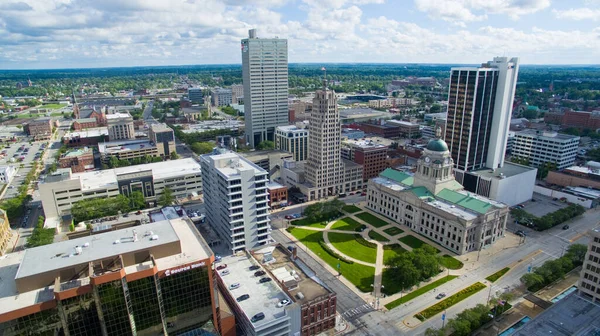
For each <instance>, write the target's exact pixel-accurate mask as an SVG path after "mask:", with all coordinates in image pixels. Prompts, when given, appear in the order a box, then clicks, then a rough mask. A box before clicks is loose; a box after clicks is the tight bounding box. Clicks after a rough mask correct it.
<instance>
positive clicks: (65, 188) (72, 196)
mask: <svg viewBox="0 0 600 336" xmlns="http://www.w3.org/2000/svg"><path fill="white" fill-rule="evenodd" d="M174 167H176V168H175V169H174ZM39 188H40V198H41V200H42V206H43V207H44V213H45V214H46V220H47V221H48V219H49V218H60V217H62V216H65V215H69V214H70V213H71V207H72V205H73V203H75V202H77V201H80V200H84V199H90V198H106V197H113V196H117V195H119V194H123V195H129V194H130V193H131V192H134V191H140V192H142V193H143V194H144V198H145V199H146V201H147V202H148V203H150V204H155V203H156V201H157V200H158V199H159V198H160V195H162V193H163V191H164V189H165V188H169V189H171V191H172V192H173V196H175V197H178V198H185V197H189V196H192V195H194V194H198V193H200V192H202V174H201V172H200V164H198V162H196V161H195V160H194V159H191V158H189V159H181V160H171V161H165V162H157V163H148V164H141V165H136V166H129V167H122V168H115V169H107V170H102V171H92V172H85V173H80V174H71V171H70V169H69V170H68V171H64V170H61V169H59V170H58V171H57V173H56V174H54V175H50V176H48V177H47V178H46V180H45V182H44V183H40V185H39Z"/></svg>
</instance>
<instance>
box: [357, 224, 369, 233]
mask: <svg viewBox="0 0 600 336" xmlns="http://www.w3.org/2000/svg"><path fill="white" fill-rule="evenodd" d="M366 228H367V226H366V225H364V224H363V225H361V226H359V227H357V228H356V229H354V231H356V232H363V231H364V230H365V229H366Z"/></svg>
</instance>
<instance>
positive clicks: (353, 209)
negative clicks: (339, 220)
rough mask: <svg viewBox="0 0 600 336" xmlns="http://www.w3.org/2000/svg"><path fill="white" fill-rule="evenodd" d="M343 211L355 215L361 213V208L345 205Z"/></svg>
mask: <svg viewBox="0 0 600 336" xmlns="http://www.w3.org/2000/svg"><path fill="white" fill-rule="evenodd" d="M342 210H344V211H346V212H348V213H351V214H353V213H355V212H359V211H360V208H359V207H357V206H356V205H344V207H342Z"/></svg>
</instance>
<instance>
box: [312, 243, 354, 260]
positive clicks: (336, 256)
mask: <svg viewBox="0 0 600 336" xmlns="http://www.w3.org/2000/svg"><path fill="white" fill-rule="evenodd" d="M319 245H321V247H322V248H323V250H325V252H327V253H329V255H331V256H332V257H334V258H337V259H339V260H340V261H343V262H345V263H346V264H354V261H352V260H348V259H346V258H344V257H342V256H341V255H339V254H337V253H336V252H335V251H334V250H332V249H331V248H330V247H329V246H327V244H326V243H325V242H324V241H322V240H320V241H319Z"/></svg>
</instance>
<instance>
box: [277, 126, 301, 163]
mask: <svg viewBox="0 0 600 336" xmlns="http://www.w3.org/2000/svg"><path fill="white" fill-rule="evenodd" d="M275 148H277V149H279V150H282V151H287V152H291V153H293V154H294V160H295V161H304V160H306V158H307V157H308V129H306V128H300V127H298V126H295V125H289V126H279V127H277V130H276V131H275Z"/></svg>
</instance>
